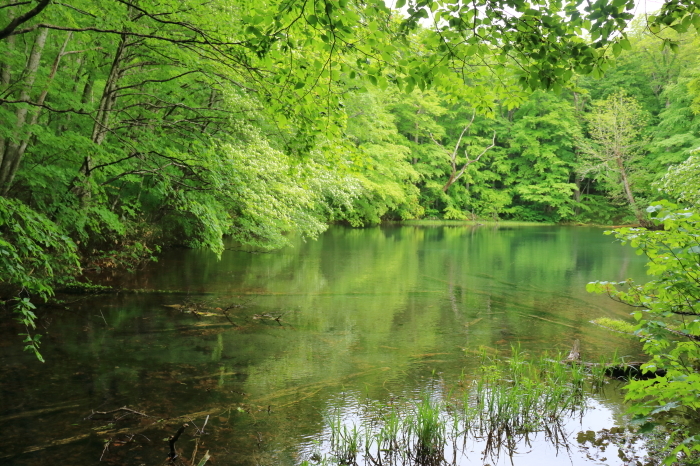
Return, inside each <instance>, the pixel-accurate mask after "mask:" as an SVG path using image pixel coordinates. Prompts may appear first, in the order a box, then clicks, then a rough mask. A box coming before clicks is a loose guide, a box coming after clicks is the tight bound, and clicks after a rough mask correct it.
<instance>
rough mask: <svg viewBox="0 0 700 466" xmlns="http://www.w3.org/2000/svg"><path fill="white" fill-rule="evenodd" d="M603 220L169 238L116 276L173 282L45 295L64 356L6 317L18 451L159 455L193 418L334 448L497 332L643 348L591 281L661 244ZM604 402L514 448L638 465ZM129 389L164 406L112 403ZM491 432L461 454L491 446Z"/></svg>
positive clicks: (540, 456) (3, 389)
mask: <svg viewBox="0 0 700 466" xmlns="http://www.w3.org/2000/svg"><path fill="white" fill-rule="evenodd" d="M602 231H603V230H601V229H596V228H575V227H549V226H547V227H545V226H530V227H506V226H501V227H500V228H494V227H464V226H450V227H414V226H403V227H398V226H397V227H386V228H374V229H365V230H353V229H347V228H341V227H334V228H331V229H330V230H329V231H328V232H326V233H325V234H324V235H323V236H322V237H321V238H320V239H319V240H318V241H309V242H299V243H298V244H297V245H296V246H295V247H293V248H287V249H285V250H282V251H278V252H274V253H269V254H250V253H247V252H241V251H226V252H225V253H224V254H223V257H222V259H221V260H220V261H218V260H217V259H216V257H215V256H214V255H212V254H211V253H208V252H205V251H198V250H173V251H168V252H166V253H165V254H164V255H163V257H161V259H160V261H159V262H158V263H154V264H151V265H149V266H148V267H147V268H145V269H144V270H141V271H139V272H137V273H135V274H134V275H132V276H127V277H120V278H119V279H117V278H114V279H112V281H111V282H108V284H109V283H113V284H118V285H121V286H126V287H128V288H133V289H150V290H162V291H163V292H162V293H121V294H118V295H102V296H98V297H89V298H86V297H81V296H67V297H66V298H65V299H66V300H67V301H75V302H72V303H67V304H66V305H65V306H63V307H54V308H44V309H40V311H39V313H40V316H41V321H40V326H39V327H40V332H41V333H44V334H45V336H44V343H43V347H42V352H43V354H44V356H45V358H46V360H47V362H46V364H41V363H39V362H37V361H36V360H35V359H34V358H33V357H32V356H31V355H30V354H29V353H26V352H22V350H21V345H20V344H19V343H20V340H19V337H17V336H16V333H18V332H19V330H18V329H17V327H15V326H14V325H12V324H10V323H8V319H4V320H3V322H4V323H3V325H2V327H1V328H0V332H1V333H2V340H1V342H0V364H1V367H2V373H1V374H0V431H1V432H2V435H0V463H1V464H17V465H46V464H71V465H92V464H98V463H100V462H102V463H107V464H134V465H140V464H144V465H153V464H161V463H163V461H164V460H165V459H166V455H167V452H168V443H167V442H166V441H165V439H167V438H168V437H169V436H170V435H172V434H174V432H175V431H176V430H177V429H178V427H179V426H180V425H181V424H183V423H184V422H189V424H190V426H189V427H188V429H187V430H186V431H185V433H184V434H183V436H182V437H181V438H180V439H179V440H178V443H177V446H178V448H179V449H180V450H181V452H182V453H183V455H182V456H183V457H187V458H188V459H191V458H190V457H191V456H192V453H193V450H194V448H195V444H196V443H197V442H199V443H197V448H198V454H197V461H199V458H200V457H201V455H202V454H203V452H204V451H206V450H209V451H210V453H211V455H212V459H211V463H210V464H222V465H228V464H231V465H234V464H241V465H258V464H260V465H273V464H282V465H287V464H289V465H291V464H299V463H300V462H301V461H302V460H303V459H304V458H308V457H309V455H310V452H312V451H313V450H314V449H319V448H323V438H322V437H323V434H324V433H327V432H328V426H327V421H326V420H327V418H328V415H329V413H331V412H334V410H341V411H343V412H346V413H347V415H348V417H352V415H356V414H357V412H358V411H361V408H360V405H362V403H366V402H367V401H368V400H374V401H376V400H379V401H384V400H387V399H389V398H390V397H396V396H411V394H416V393H420V392H422V391H424V390H426V388H428V387H435V386H436V384H439V385H440V386H443V387H444V386H447V387H449V386H450V385H451V384H454V383H456V382H457V381H458V379H459V377H460V375H461V374H463V373H466V374H469V373H470V372H473V371H474V370H475V368H476V367H477V365H478V361H479V356H478V354H479V352H480V351H482V350H483V351H486V352H488V353H489V354H494V355H498V354H502V355H507V354H509V353H510V351H511V346H512V345H514V344H519V345H520V347H521V349H522V350H523V351H526V352H528V353H530V354H533V355H537V354H540V353H542V352H544V351H548V352H550V353H556V352H568V350H569V349H570V347H571V344H572V342H573V341H574V340H575V339H579V340H580V341H581V348H582V354H583V357H584V359H587V360H597V359H598V358H599V357H600V356H601V355H610V354H612V352H614V351H617V352H618V354H620V355H633V356H636V355H637V354H638V351H639V348H638V346H637V345H636V343H635V341H634V340H630V339H628V338H626V337H624V336H622V335H619V334H612V333H609V332H607V331H605V330H603V329H600V328H598V327H596V326H595V325H593V324H591V323H590V320H592V319H594V318H596V317H603V316H607V317H621V318H628V317H629V316H628V314H629V309H627V308H625V307H623V306H620V305H616V304H615V303H613V302H611V301H609V300H608V299H607V298H604V297H600V296H595V295H589V294H587V293H586V292H585V284H586V283H587V282H589V281H592V280H596V279H603V280H622V279H625V278H628V277H633V278H637V279H641V278H643V277H644V270H643V263H644V260H643V259H642V258H640V257H638V256H635V255H634V251H633V250H632V249H631V248H629V247H628V246H627V247H625V246H621V245H619V244H617V243H615V242H614V240H613V239H612V238H611V237H609V236H604V235H603V234H602ZM174 305H184V306H185V309H195V310H197V311H198V315H195V314H193V313H191V312H183V310H182V309H178V308H176V307H173V306H174ZM169 306H170V307H169ZM226 309H228V311H227V312H226V314H227V316H228V317H225V316H223V315H222V313H223V311H224V310H226ZM275 318H279V319H278V320H275ZM590 406H591V409H590V410H589V414H588V415H587V416H585V417H584V419H583V420H576V421H575V422H573V421H572V422H573V423H569V424H568V427H567V429H569V432H568V434H570V441H571V445H572V447H571V448H570V449H569V450H565V449H559V450H557V448H556V446H553V445H552V444H551V443H548V442H546V441H545V439H544V436H541V437H540V438H539V439H535V440H534V441H533V442H532V443H531V444H530V445H523V447H522V448H520V449H519V450H518V453H517V455H516V456H515V457H514V459H513V461H514V463H513V464H517V465H524V464H538V465H539V464H552V465H554V464H577V465H578V464H622V463H621V460H620V459H619V458H617V457H616V454H615V453H611V454H610V455H608V456H609V457H608V456H606V455H605V454H601V453H600V452H599V451H594V449H590V448H588V449H586V448H584V447H583V442H584V441H585V440H586V438H588V437H590V436H591V435H592V434H591V433H590V432H588V433H585V432H587V431H591V430H600V429H609V428H612V427H614V426H615V425H617V424H619V422H620V421H621V414H620V413H621V412H622V411H623V410H624V408H623V407H622V406H621V404H620V395H619V394H617V393H615V390H607V391H606V393H605V394H603V395H599V396H597V397H593V398H591V400H590ZM121 407H127V408H128V409H130V410H134V411H138V412H139V413H143V414H146V415H148V417H146V416H142V415H139V414H136V413H134V412H131V411H128V410H121V411H115V412H111V411H113V410H116V409H117V408H121ZM93 411H95V412H97V411H99V412H106V413H107V414H94V415H91V413H92V412H93ZM207 416H208V420H207V426H206V428H205V429H204V431H205V432H206V434H205V435H203V436H199V437H198V438H199V440H195V437H194V434H195V433H196V430H197V428H201V427H202V425H203V423H204V422H205V419H207ZM579 432H584V433H583V434H581V433H579ZM582 436H583V437H582ZM586 436H588V437H586ZM582 439H583V440H582ZM478 450H479V446H478V445H476V446H474V447H473V448H472V450H468V451H466V454H465V457H464V459H463V460H460V461H461V463H462V464H480V465H481V464H486V461H485V460H483V459H482V458H481V456H480V454H479V451H478ZM510 461H511V460H510V459H508V462H507V463H506V464H510ZM492 462H493V461H492Z"/></svg>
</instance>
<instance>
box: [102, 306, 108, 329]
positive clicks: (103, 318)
mask: <svg viewBox="0 0 700 466" xmlns="http://www.w3.org/2000/svg"><path fill="white" fill-rule="evenodd" d="M100 315H101V316H102V320H104V321H105V327H109V325H108V324H107V319H105V315H104V314H103V313H102V309H100Z"/></svg>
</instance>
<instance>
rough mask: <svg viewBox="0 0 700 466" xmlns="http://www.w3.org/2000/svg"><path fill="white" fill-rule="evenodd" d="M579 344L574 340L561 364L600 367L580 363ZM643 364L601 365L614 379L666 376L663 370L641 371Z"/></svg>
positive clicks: (636, 362) (589, 363)
mask: <svg viewBox="0 0 700 466" xmlns="http://www.w3.org/2000/svg"><path fill="white" fill-rule="evenodd" d="M580 346H581V345H580V342H579V341H578V340H574V344H573V346H572V347H571V351H570V352H569V355H568V356H567V357H566V359H564V360H563V361H562V362H563V363H564V364H580V365H583V366H586V367H600V366H601V364H599V363H595V362H582V361H581V349H580ZM643 364H645V363H643V362H638V361H635V362H625V363H621V364H603V365H604V366H605V375H607V376H608V377H612V378H614V379H625V380H626V379H640V380H646V379H653V378H655V377H663V376H665V375H666V371H665V370H664V369H656V370H655V371H650V370H642V365H643Z"/></svg>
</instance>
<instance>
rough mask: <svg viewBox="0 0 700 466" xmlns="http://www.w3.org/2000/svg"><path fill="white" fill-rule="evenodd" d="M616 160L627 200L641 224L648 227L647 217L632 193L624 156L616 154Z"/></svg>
mask: <svg viewBox="0 0 700 466" xmlns="http://www.w3.org/2000/svg"><path fill="white" fill-rule="evenodd" d="M615 161H616V163H617V169H618V170H619V172H620V179H621V180H622V187H623V189H624V190H625V197H626V198H627V202H628V203H629V205H630V207H631V208H632V211H633V212H634V216H635V217H636V218H637V221H638V222H639V224H640V225H642V226H644V227H646V226H648V222H647V219H646V217H645V215H644V214H643V213H642V211H641V210H639V207H638V206H637V203H636V202H635V200H634V195H633V194H632V187H631V186H630V181H629V178H627V170H626V169H625V165H624V163H623V161H622V156H621V155H620V154H615Z"/></svg>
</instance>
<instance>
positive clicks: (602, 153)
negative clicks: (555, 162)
mask: <svg viewBox="0 0 700 466" xmlns="http://www.w3.org/2000/svg"><path fill="white" fill-rule="evenodd" d="M586 117H587V120H588V130H589V132H590V134H591V139H592V141H591V143H590V144H588V145H587V146H586V147H585V150H586V153H587V154H588V159H587V161H586V162H587V163H585V164H584V166H583V167H582V168H581V172H582V173H583V174H587V173H594V174H595V175H596V177H597V178H598V179H600V180H601V181H602V182H603V183H605V185H606V186H607V188H608V192H610V193H611V194H612V195H613V196H617V197H619V198H624V199H625V200H626V201H627V203H628V204H629V206H630V208H631V209H632V211H633V212H634V213H635V216H636V217H637V220H638V221H639V222H640V223H642V224H643V223H644V222H645V221H646V220H645V217H644V215H643V214H642V212H641V211H640V209H639V207H638V206H637V201H636V200H635V195H634V188H635V187H634V184H633V178H632V168H633V164H634V162H635V161H636V160H637V159H639V157H640V156H641V152H642V151H643V150H644V145H645V142H646V141H645V140H644V138H643V137H642V129H643V127H644V125H645V123H646V121H645V120H646V115H645V113H644V111H643V110H642V108H641V106H640V105H639V103H638V102H637V101H636V100H635V99H634V98H632V97H630V96H628V95H627V94H626V93H625V92H624V91H622V92H617V93H615V94H612V95H610V96H609V97H608V98H607V99H605V100H604V101H597V102H595V103H594V108H593V111H592V112H591V113H589V114H588V115H587V116H586Z"/></svg>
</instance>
